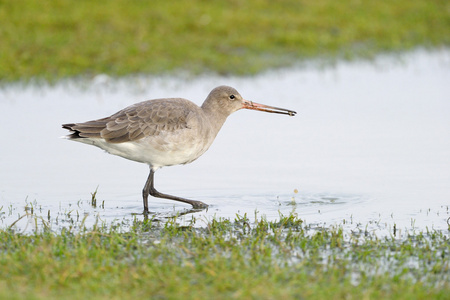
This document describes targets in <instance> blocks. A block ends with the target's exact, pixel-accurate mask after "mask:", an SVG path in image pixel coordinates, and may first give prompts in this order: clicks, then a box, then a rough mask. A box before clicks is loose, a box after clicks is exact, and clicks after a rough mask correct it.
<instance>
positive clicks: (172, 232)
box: [0, 215, 450, 299]
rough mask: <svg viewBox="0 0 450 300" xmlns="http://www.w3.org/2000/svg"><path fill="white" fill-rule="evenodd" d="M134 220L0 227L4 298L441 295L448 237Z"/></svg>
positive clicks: (289, 224)
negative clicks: (36, 228) (75, 227)
mask: <svg viewBox="0 0 450 300" xmlns="http://www.w3.org/2000/svg"><path fill="white" fill-rule="evenodd" d="M175 220H176V219H175V218H174V219H170V220H169V221H167V222H165V223H159V222H156V221H153V220H146V221H144V222H142V221H135V222H133V224H132V225H131V226H130V228H128V229H126V230H125V228H123V227H121V226H109V227H108V226H94V228H92V229H89V230H86V229H84V230H83V229H81V230H79V231H77V232H74V231H70V230H66V229H63V230H62V232H61V233H60V234H55V233H52V232H49V231H46V230H42V231H41V232H38V233H35V234H30V235H24V234H20V233H15V232H13V231H11V230H9V229H6V230H0V298H1V299H131V298H146V299H149V298H152V299H448V295H449V292H450V282H449V280H450V276H449V274H450V272H449V271H450V270H449V268H450V264H449V255H450V250H449V246H448V245H449V240H448V238H447V237H446V235H444V234H443V233H442V232H436V231H433V232H426V233H416V234H413V235H410V236H408V237H407V238H405V239H396V238H394V237H387V238H378V237H376V236H375V235H373V234H370V233H367V232H359V233H352V234H346V233H344V232H343V230H342V228H340V227H333V228H326V229H325V228H319V229H317V228H316V229H313V228H311V226H309V225H307V224H304V222H303V221H302V220H301V219H298V218H297V217H296V216H295V215H289V216H281V217H280V221H276V222H268V221H266V220H265V219H264V218H263V217H262V218H259V219H257V220H256V221H255V222H253V223H250V221H249V219H248V218H247V217H246V216H237V217H236V219H235V220H227V219H217V220H213V221H210V222H208V223H207V224H206V225H205V226H204V227H203V228H194V227H193V226H180V225H177V223H176V221H175Z"/></svg>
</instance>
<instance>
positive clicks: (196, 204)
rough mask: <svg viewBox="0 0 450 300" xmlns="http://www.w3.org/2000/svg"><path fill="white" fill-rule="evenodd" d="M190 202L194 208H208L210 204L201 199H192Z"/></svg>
mask: <svg viewBox="0 0 450 300" xmlns="http://www.w3.org/2000/svg"><path fill="white" fill-rule="evenodd" d="M190 204H191V205H192V208H194V209H205V208H208V204H206V203H203V202H201V201H193V200H191V201H190Z"/></svg>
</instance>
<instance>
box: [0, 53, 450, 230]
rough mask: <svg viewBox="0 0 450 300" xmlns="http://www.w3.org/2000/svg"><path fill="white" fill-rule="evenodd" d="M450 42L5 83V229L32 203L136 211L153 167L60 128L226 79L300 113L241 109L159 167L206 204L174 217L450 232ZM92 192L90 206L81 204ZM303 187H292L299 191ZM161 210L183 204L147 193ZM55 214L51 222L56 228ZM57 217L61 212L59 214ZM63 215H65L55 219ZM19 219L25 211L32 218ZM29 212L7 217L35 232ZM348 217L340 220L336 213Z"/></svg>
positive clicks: (107, 213) (0, 109)
mask: <svg viewBox="0 0 450 300" xmlns="http://www.w3.org/2000/svg"><path fill="white" fill-rule="evenodd" d="M449 79H450V51H449V50H440V51H433V52H425V51H420V50H419V51H415V52H412V53H407V54H403V55H401V56H397V57H392V56H381V57H379V58H377V59H376V60H375V61H374V62H361V61H358V62H340V63H338V64H337V65H335V66H319V65H318V64H317V63H311V64H308V65H303V66H298V67H294V68H292V69H284V70H278V71H271V72H267V73H264V74H261V75H258V76H254V77H220V76H204V77H199V78H183V77H182V76H180V77H179V78H171V77H158V78H155V77H132V78H131V77H130V78H127V79H121V80H110V79H109V78H108V77H106V76H97V77H96V78H94V79H93V80H92V81H83V82H82V81H69V82H61V83H59V84H57V85H55V86H48V85H44V86H42V85H41V86H32V85H26V86H22V85H20V84H18V85H12V86H7V87H3V88H2V89H1V90H0V136H1V137H2V142H1V146H0V147H1V148H0V149H1V150H0V153H1V159H0V170H1V171H0V203H1V204H0V208H1V210H0V228H5V227H7V226H10V225H11V224H13V222H15V221H16V220H17V219H19V218H20V217H21V216H23V215H24V214H25V213H26V210H25V207H26V206H27V207H33V214H34V215H37V216H42V218H43V219H45V220H46V219H47V216H48V214H49V213H50V215H51V220H52V221H51V222H50V223H51V224H52V225H51V227H52V228H54V229H60V228H62V227H64V226H67V224H66V223H64V222H69V223H70V221H68V220H70V218H67V214H70V215H71V216H75V215H77V217H78V218H79V219H80V218H81V219H82V218H84V216H86V219H85V223H86V224H93V223H94V222H95V220H96V219H97V217H99V218H100V220H101V221H104V222H106V223H108V222H113V221H114V220H115V221H122V222H126V221H129V220H132V219H134V218H137V219H140V218H143V216H142V215H135V213H141V212H142V199H141V190H142V187H143V185H144V183H145V180H146V178H147V176H148V167H147V166H145V165H143V164H139V163H135V162H132V161H128V160H125V159H123V158H120V157H115V156H112V155H109V154H105V153H104V152H102V151H101V150H100V149H98V148H95V147H91V146H88V145H84V144H81V143H75V142H71V141H67V140H64V139H60V138H59V137H60V136H63V135H65V134H66V132H65V130H63V129H62V128H61V124H62V123H68V122H82V121H88V120H91V119H97V118H100V117H104V116H108V115H110V114H112V113H114V112H116V111H117V110H119V109H121V108H123V107H125V106H128V105H130V104H132V103H135V102H139V101H142V100H146V99H151V98H158V97H179V96H181V97H184V98H188V99H191V100H192V101H194V102H196V103H197V104H201V103H202V101H203V99H204V98H205V97H206V95H207V94H208V93H209V91H210V90H211V89H212V88H213V87H215V86H217V85H221V84H227V85H231V86H234V87H236V88H237V89H238V91H240V93H241V94H242V95H243V97H244V98H246V99H249V100H253V101H255V102H260V103H265V104H268V105H273V106H278V107H285V108H289V109H293V110H296V111H297V112H298V115H297V116H296V117H288V116H283V115H273V114H266V113H262V112H256V111H246V110H244V111H239V112H237V113H235V114H233V115H232V116H230V117H229V119H228V120H227V122H226V123H225V125H224V127H223V128H222V130H221V132H220V133H219V135H218V137H217V138H216V141H215V142H214V144H213V145H212V147H211V148H210V150H209V151H208V152H207V153H206V154H205V155H203V156H202V157H201V158H199V159H198V160H197V161H195V162H194V163H192V164H190V165H186V166H176V167H170V168H169V167H168V168H163V169H161V170H159V171H158V172H157V173H156V175H155V178H156V184H155V186H156V188H157V189H158V190H160V191H162V192H165V193H169V194H174V195H179V196H183V197H186V198H192V199H196V200H200V201H203V202H206V203H208V204H210V208H209V209H208V210H207V211H201V212H195V213H189V214H187V215H184V216H182V217H180V221H181V222H192V218H195V219H196V220H197V221H196V224H197V225H199V226H201V225H202V224H204V223H205V222H206V221H207V220H210V219H211V218H213V217H216V218H217V217H223V218H231V219H234V218H235V217H236V215H237V214H238V215H241V216H243V215H244V214H247V215H248V217H250V219H254V216H255V214H256V215H257V216H258V217H261V216H265V217H266V218H267V219H268V220H274V219H277V218H278V217H279V215H280V213H282V214H284V215H287V214H289V213H291V212H295V213H297V214H298V216H299V217H300V218H302V219H304V220H305V221H306V222H308V223H309V224H317V226H329V225H333V224H345V227H346V228H348V229H349V230H354V229H355V228H360V227H361V226H363V227H364V226H366V225H367V224H369V228H368V230H373V231H379V232H380V233H386V232H391V231H392V228H393V226H394V224H395V226H396V228H399V229H408V230H411V229H417V230H426V229H437V230H447V229H448V226H449V225H448V224H447V219H448V218H449V217H450V212H449V210H448V209H449V208H448V207H449V206H450V85H449V82H450V81H449ZM97 187H98V192H97V207H96V208H94V207H92V206H91V205H90V204H89V201H90V199H91V193H93V192H94V191H95V190H96V189H97ZM296 191H298V192H296ZM149 206H150V207H149V209H150V210H151V211H152V212H154V213H155V215H156V216H157V217H158V218H163V217H167V216H173V215H176V214H177V213H185V212H188V211H187V209H188V206H186V205H184V204H180V203H176V202H173V201H169V200H163V199H154V198H151V199H149ZM57 216H61V217H60V218H59V223H57V224H56V223H55V220H56V219H57ZM62 216H66V218H63V217H62ZM64 219H65V220H66V221H63V220H64ZM27 220H31V221H32V223H31V224H30V223H29V222H27ZM34 220H35V219H33V218H23V219H21V220H20V221H18V222H17V223H15V224H14V226H15V227H16V228H17V230H24V231H27V230H31V229H32V228H33V226H34V225H33V224H34V223H33V222H34ZM344 220H345V221H344Z"/></svg>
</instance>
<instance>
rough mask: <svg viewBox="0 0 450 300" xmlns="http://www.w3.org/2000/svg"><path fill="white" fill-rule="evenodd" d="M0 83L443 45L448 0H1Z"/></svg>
mask: <svg viewBox="0 0 450 300" xmlns="http://www.w3.org/2000/svg"><path fill="white" fill-rule="evenodd" d="M0 20H1V21H0V22H1V26H0V41H1V47H0V81H3V82H9V81H15V80H28V79H30V78H33V77H37V78H44V79H49V80H55V79H59V78H62V77H69V76H77V75H95V74H99V73H105V74H109V75H113V76H120V75H126V74H130V73H153V74H158V73H167V72H169V73H170V72H173V71H175V70H179V69H183V70H187V71H188V72H192V73H200V72H210V71H212V72H218V73H221V74H252V73H256V72H259V71H261V70H264V69H267V68H272V67H279V66H286V65H290V64H292V63H293V62H295V61H298V60H301V59H308V58H312V57H323V58H327V59H328V58H332V59H333V58H341V57H344V58H349V57H370V56H372V55H374V54H376V53H379V52H385V51H400V50H406V49H410V48H413V47H417V46H423V47H436V46H442V45H444V46H448V45H449V44H450V2H449V1H447V0H396V1H391V0H380V1H365V0H363V1H354V0H343V1H333V0H317V1H308V0H281V1H259V0H250V1H240V0H232V1H203V0H192V1H188V2H186V1H164V0H155V1H128V0H101V1H89V0H80V1H67V0H53V1H34V0H15V1H0Z"/></svg>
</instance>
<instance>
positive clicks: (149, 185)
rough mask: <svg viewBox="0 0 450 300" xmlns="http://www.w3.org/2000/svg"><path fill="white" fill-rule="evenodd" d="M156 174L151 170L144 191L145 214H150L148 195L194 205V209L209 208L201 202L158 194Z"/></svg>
mask: <svg viewBox="0 0 450 300" xmlns="http://www.w3.org/2000/svg"><path fill="white" fill-rule="evenodd" d="M154 174H155V171H154V170H153V168H150V174H149V175H148V179H147V182H146V183H145V186H144V189H143V190H142V197H143V199H144V213H148V194H150V195H152V196H153V197H157V198H165V199H170V200H175V201H180V202H184V203H188V204H190V205H192V207H193V208H200V209H204V208H207V207H208V204H206V203H203V202H201V201H195V200H189V199H186V198H181V197H177V196H172V195H167V194H163V193H160V192H158V191H157V190H156V189H155V187H154V185H153V184H154Z"/></svg>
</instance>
